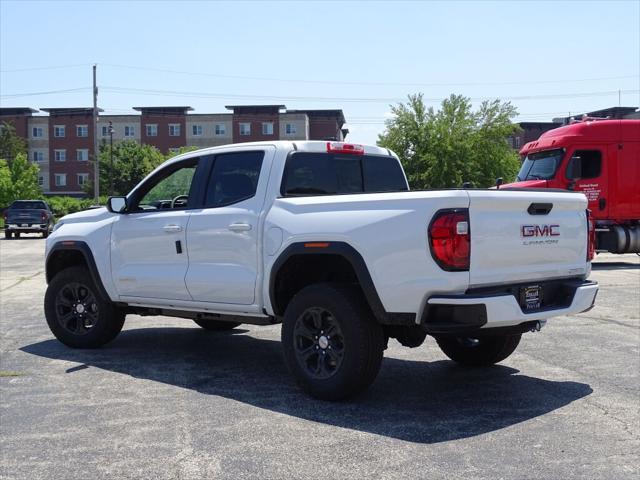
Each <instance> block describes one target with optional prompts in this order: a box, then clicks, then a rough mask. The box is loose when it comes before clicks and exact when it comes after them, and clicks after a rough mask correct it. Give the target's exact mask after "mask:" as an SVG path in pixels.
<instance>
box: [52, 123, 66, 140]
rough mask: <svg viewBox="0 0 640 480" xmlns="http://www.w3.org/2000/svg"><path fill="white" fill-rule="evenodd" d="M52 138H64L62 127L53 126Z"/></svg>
mask: <svg viewBox="0 0 640 480" xmlns="http://www.w3.org/2000/svg"><path fill="white" fill-rule="evenodd" d="M53 136H54V137H56V138H64V125H54V126H53Z"/></svg>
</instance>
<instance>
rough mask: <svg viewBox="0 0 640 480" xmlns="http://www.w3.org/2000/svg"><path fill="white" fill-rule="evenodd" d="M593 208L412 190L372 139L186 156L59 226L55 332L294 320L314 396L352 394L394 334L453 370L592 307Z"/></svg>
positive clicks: (531, 197)
mask: <svg viewBox="0 0 640 480" xmlns="http://www.w3.org/2000/svg"><path fill="white" fill-rule="evenodd" d="M586 209H587V200H586V198H585V197H584V195H582V194H578V193H566V192H564V193H561V192H552V191H548V190H544V191H543V190H539V189H537V190H532V191H527V190H519V189H513V190H507V189H501V190H475V189H453V190H434V191H409V187H408V185H407V180H406V177H405V175H404V172H403V170H402V167H401V165H400V162H399V161H398V158H397V157H396V156H395V155H394V154H393V153H392V152H390V151H389V150H386V149H383V148H379V147H373V146H362V145H355V144H345V143H338V142H311V141H309V142H268V143H246V144H240V145H227V146H222V147H215V148H208V149H204V150H199V151H195V152H189V153H187V154H184V155H180V156H178V157H175V158H173V159H171V160H169V161H167V162H166V163H164V164H163V165H162V166H160V167H159V168H157V169H156V170H155V171H154V172H152V173H151V174H150V175H149V176H148V177H147V178H145V179H144V180H143V181H142V182H141V183H140V184H139V185H138V186H137V187H136V188H135V189H134V190H133V191H132V192H131V193H130V194H129V195H128V196H127V197H112V198H110V199H109V201H108V205H107V208H102V209H95V210H89V211H85V212H79V213H75V214H72V215H68V216H66V217H64V218H62V219H61V220H60V221H59V222H58V223H57V224H56V226H55V228H54V232H53V233H52V234H51V236H49V238H48V240H47V249H46V278H47V282H48V284H49V285H48V289H47V292H46V296H45V313H46V318H47V323H48V324H49V327H50V328H51V331H52V332H53V334H54V335H55V336H56V337H57V338H58V339H59V340H60V341H61V342H63V343H64V344H66V345H68V346H71V347H77V348H90V347H98V346H100V345H103V344H105V343H107V342H109V341H111V340H112V339H114V338H115V337H116V335H117V334H118V333H119V332H120V330H121V329H122V325H123V323H124V319H125V316H126V315H127V314H129V313H131V314H138V315H168V316H175V317H184V318H189V319H192V320H193V321H195V322H196V323H197V324H198V325H200V326H201V327H202V328H204V329H206V330H218V331H221V330H227V329H231V328H234V327H236V326H237V325H239V324H241V323H245V324H257V325H270V324H275V323H282V343H283V347H284V357H285V361H286V363H287V366H288V367H289V369H290V371H291V373H292V374H293V375H294V377H295V378H296V380H297V381H298V383H299V384H300V385H301V387H302V388H303V389H304V390H305V391H307V392H308V393H310V394H311V395H313V396H315V397H318V398H323V399H341V398H345V397H348V396H350V395H353V394H355V393H357V392H359V391H361V390H363V389H365V388H366V387H367V386H368V385H369V384H371V382H373V380H374V379H375V377H376V375H377V373H378V370H379V369H380V364H381V361H382V357H383V351H384V349H385V348H386V346H387V342H388V340H389V338H395V339H397V340H398V341H399V342H400V343H401V344H403V345H406V346H409V347H417V346H419V345H421V344H422V343H423V341H424V340H425V338H426V336H427V335H431V336H433V337H434V338H435V339H436V341H437V343H438V345H439V346H440V348H441V349H442V351H443V352H444V353H445V354H446V355H447V356H448V357H449V358H451V359H452V360H454V361H456V362H459V363H461V364H465V365H489V364H493V363H496V362H500V361H502V360H504V359H505V358H507V357H508V356H509V355H510V354H511V353H512V352H513V351H514V350H515V348H516V347H517V345H518V342H519V341H520V337H521V335H522V333H524V332H527V331H532V330H538V329H539V328H540V327H541V326H542V325H544V322H545V320H546V319H548V318H549V317H554V316H558V315H568V314H575V313H579V312H583V311H586V310H588V309H590V308H591V307H592V306H593V304H594V300H595V297H596V293H597V290H598V287H597V284H596V283H594V282H590V281H588V280H587V277H588V276H589V273H590V269H591V264H590V260H591V258H592V256H593V243H592V241H591V239H592V232H590V231H589V224H590V221H589V215H588V212H587V210H586ZM230 341H232V340H231V339H230Z"/></svg>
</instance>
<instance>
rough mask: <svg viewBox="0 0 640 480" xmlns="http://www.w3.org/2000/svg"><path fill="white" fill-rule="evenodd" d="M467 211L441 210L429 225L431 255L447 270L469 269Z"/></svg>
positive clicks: (469, 250) (469, 248)
mask: <svg viewBox="0 0 640 480" xmlns="http://www.w3.org/2000/svg"><path fill="white" fill-rule="evenodd" d="M470 242H471V240H470V236H469V211H468V210H466V209H459V210H441V211H439V212H437V213H436V215H435V216H434V218H433V220H432V222H431V225H429V244H430V246H431V255H432V256H433V259H434V260H435V261H436V263H437V264H438V265H440V268H442V269H443V270H447V271H464V270H469V259H470V257H471V246H470Z"/></svg>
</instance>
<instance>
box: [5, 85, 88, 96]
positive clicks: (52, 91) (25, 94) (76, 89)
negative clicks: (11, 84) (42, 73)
mask: <svg viewBox="0 0 640 480" xmlns="http://www.w3.org/2000/svg"><path fill="white" fill-rule="evenodd" d="M87 90H91V87H79V88H69V89H66V90H49V91H46V92H29V93H13V94H10V95H0V97H2V98H19V97H35V96H40V95H58V94H61V93H74V92H84V91H87Z"/></svg>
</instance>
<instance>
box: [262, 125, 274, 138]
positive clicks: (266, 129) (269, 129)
mask: <svg viewBox="0 0 640 480" xmlns="http://www.w3.org/2000/svg"><path fill="white" fill-rule="evenodd" d="M262 134H263V135H273V122H262Z"/></svg>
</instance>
